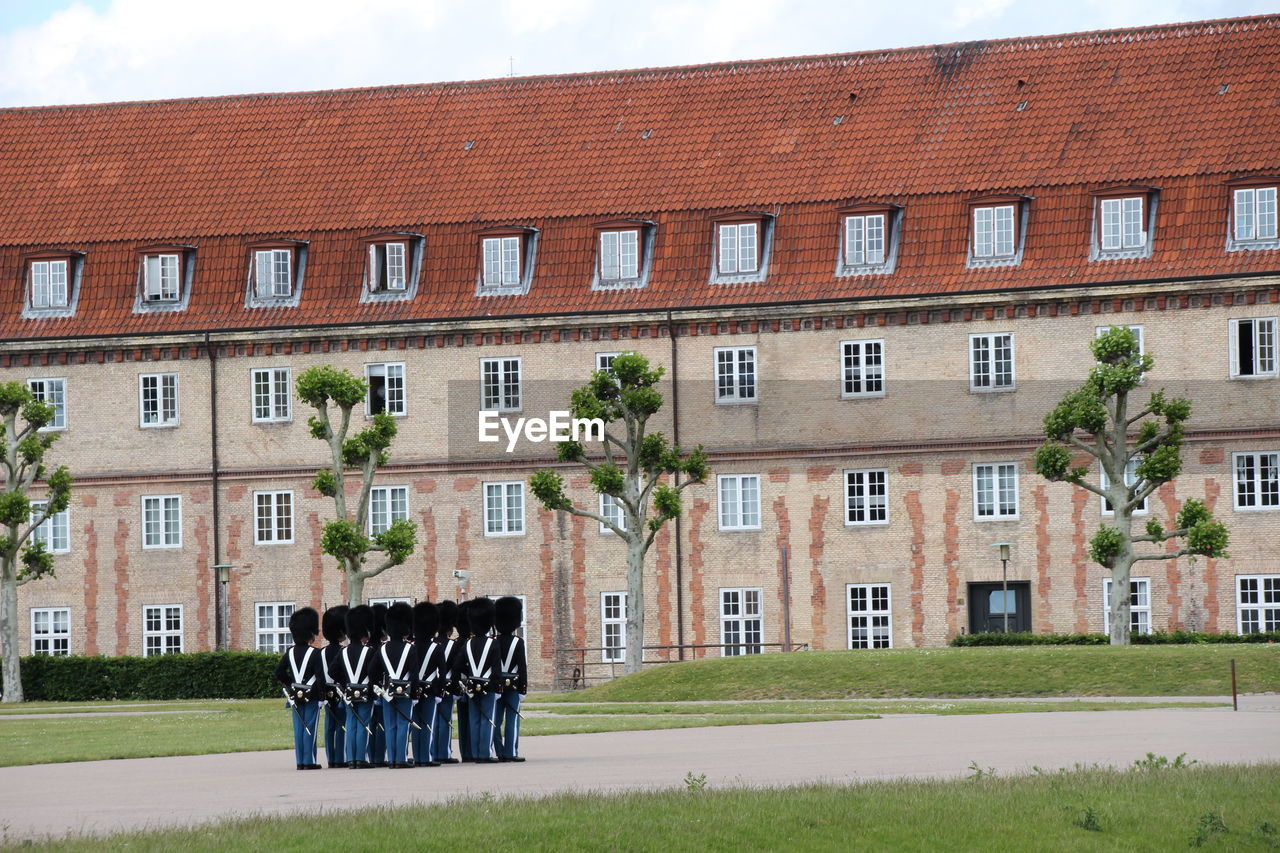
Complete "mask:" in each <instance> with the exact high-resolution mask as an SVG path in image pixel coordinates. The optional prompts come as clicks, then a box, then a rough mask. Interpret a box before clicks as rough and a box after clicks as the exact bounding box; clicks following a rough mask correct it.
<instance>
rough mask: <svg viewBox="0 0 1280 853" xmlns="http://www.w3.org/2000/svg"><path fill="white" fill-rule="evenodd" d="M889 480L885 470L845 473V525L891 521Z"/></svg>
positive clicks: (872, 469)
mask: <svg viewBox="0 0 1280 853" xmlns="http://www.w3.org/2000/svg"><path fill="white" fill-rule="evenodd" d="M888 479H889V472H888V470H887V469H885V468H870V469H867V470H865V471H845V472H844V494H845V515H844V523H845V524H886V523H887V522H888V521H889V500H888V486H887V483H888Z"/></svg>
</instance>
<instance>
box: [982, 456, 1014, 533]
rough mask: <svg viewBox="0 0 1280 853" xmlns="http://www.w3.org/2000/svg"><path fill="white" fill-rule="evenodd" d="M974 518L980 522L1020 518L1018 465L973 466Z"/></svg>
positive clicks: (1004, 463)
mask: <svg viewBox="0 0 1280 853" xmlns="http://www.w3.org/2000/svg"><path fill="white" fill-rule="evenodd" d="M973 517H974V518H975V519H977V520H979V521H982V520H988V519H999V518H1017V517H1018V465H1017V463H1016V462H998V463H995V464H992V465H974V466H973Z"/></svg>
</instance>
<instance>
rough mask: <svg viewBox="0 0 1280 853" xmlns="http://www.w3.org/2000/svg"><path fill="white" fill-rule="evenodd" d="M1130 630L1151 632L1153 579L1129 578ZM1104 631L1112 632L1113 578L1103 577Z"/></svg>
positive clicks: (1139, 632) (1105, 632)
mask: <svg viewBox="0 0 1280 853" xmlns="http://www.w3.org/2000/svg"><path fill="white" fill-rule="evenodd" d="M1129 630H1130V631H1131V632H1135V633H1138V634H1150V633H1151V579H1150V578H1134V577H1131V578H1129ZM1102 633H1104V634H1110V633H1111V578H1103V579H1102Z"/></svg>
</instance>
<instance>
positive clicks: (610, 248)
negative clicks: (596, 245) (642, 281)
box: [600, 230, 640, 281]
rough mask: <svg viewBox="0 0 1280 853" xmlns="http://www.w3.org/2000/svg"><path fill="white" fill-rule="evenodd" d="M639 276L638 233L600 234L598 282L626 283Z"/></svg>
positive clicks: (612, 232) (614, 232)
mask: <svg viewBox="0 0 1280 853" xmlns="http://www.w3.org/2000/svg"><path fill="white" fill-rule="evenodd" d="M639 275H640V232H639V231H635V230H632V231H602V232H600V280H601V281H626V280H628V279H633V278H638V277H639Z"/></svg>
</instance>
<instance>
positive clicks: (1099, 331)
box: [1093, 323, 1147, 355]
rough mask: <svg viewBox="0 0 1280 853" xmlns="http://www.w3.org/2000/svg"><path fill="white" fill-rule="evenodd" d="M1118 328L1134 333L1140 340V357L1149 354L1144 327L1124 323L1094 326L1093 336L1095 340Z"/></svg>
mask: <svg viewBox="0 0 1280 853" xmlns="http://www.w3.org/2000/svg"><path fill="white" fill-rule="evenodd" d="M1117 326H1119V327H1121V328H1124V329H1128V330H1129V331H1131V332H1133V335H1134V337H1136V338H1137V339H1138V355H1146V352H1147V341H1146V332H1145V331H1144V330H1143V327H1142V326H1130V325H1127V324H1122V323H1116V324H1115V325H1112V326H1094V327H1093V336H1094V337H1095V338H1100V337H1102V336H1103V335H1105V334H1106V333H1107V332H1109V331H1111V330H1112V329H1114V328H1116V327H1117Z"/></svg>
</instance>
